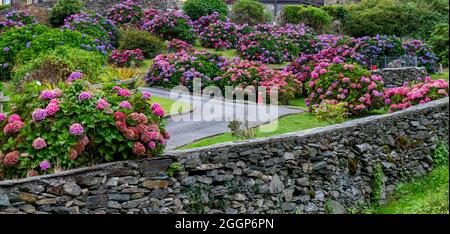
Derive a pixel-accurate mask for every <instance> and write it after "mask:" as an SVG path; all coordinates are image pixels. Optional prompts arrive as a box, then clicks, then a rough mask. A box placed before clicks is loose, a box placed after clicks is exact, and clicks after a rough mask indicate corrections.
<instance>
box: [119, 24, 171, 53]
mask: <svg viewBox="0 0 450 234" xmlns="http://www.w3.org/2000/svg"><path fill="white" fill-rule="evenodd" d="M119 35H120V36H119V49H120V50H135V49H140V50H142V53H143V54H144V56H145V58H153V57H155V56H156V55H158V54H160V53H161V52H162V51H163V49H164V48H165V43H164V42H163V41H161V40H160V39H159V38H158V37H156V36H154V35H152V34H151V33H149V32H147V31H143V30H138V29H132V28H127V29H124V30H121V31H120V34H119Z"/></svg>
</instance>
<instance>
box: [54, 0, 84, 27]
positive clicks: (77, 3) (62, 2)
mask: <svg viewBox="0 0 450 234" xmlns="http://www.w3.org/2000/svg"><path fill="white" fill-rule="evenodd" d="M83 8H84V2H83V1H81V0H58V2H56V4H55V5H53V8H52V9H51V10H50V12H49V21H50V23H51V25H52V26H54V27H60V26H61V25H63V24H64V20H65V19H66V18H67V17H69V16H70V15H73V14H78V13H80V12H81V10H82V9H83Z"/></svg>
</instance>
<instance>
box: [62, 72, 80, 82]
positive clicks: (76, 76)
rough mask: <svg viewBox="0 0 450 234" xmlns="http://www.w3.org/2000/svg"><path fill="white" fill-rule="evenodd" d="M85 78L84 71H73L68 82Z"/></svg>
mask: <svg viewBox="0 0 450 234" xmlns="http://www.w3.org/2000/svg"><path fill="white" fill-rule="evenodd" d="M79 79H83V73H81V72H72V73H71V74H70V75H69V77H68V78H67V80H66V82H68V83H70V82H73V81H74V80H79Z"/></svg>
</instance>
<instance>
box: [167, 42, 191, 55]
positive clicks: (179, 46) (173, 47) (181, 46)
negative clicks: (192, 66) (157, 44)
mask: <svg viewBox="0 0 450 234" xmlns="http://www.w3.org/2000/svg"><path fill="white" fill-rule="evenodd" d="M194 50H195V49H194V47H193V46H192V45H191V44H189V43H187V42H185V41H182V40H178V39H172V40H170V41H169V42H168V43H167V51H169V52H173V53H178V52H182V51H188V52H194Z"/></svg>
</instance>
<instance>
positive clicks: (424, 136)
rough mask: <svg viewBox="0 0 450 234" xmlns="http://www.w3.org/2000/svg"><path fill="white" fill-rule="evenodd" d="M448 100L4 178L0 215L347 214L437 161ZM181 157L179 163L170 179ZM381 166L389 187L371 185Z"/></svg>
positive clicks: (444, 135)
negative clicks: (51, 172) (435, 154)
mask: <svg viewBox="0 0 450 234" xmlns="http://www.w3.org/2000/svg"><path fill="white" fill-rule="evenodd" d="M448 105H449V99H448V98H444V99H440V100H436V101H433V102H430V103H427V104H424V105H420V106H416V107H412V108H409V109H406V110H403V111H399V112H396V113H392V114H385V115H381V116H370V117H365V118H362V119H357V120H353V121H349V122H346V123H342V124H338V125H333V126H328V127H323V128H316V129H310V130H307V131H302V132H296V133H288V134H283V135H279V136H274V137H269V138H262V139H255V140H248V141H242V142H234V143H233V142H229V143H223V144H218V145H214V146H208V147H203V148H197V149H189V150H183V151H170V152H167V153H165V154H164V155H163V156H161V157H157V158H153V159H150V160H147V159H142V160H135V161H122V162H113V163H108V164H103V165H97V166H94V167H90V168H81V169H76V170H71V171H65V172H61V173H59V174H55V175H45V176H39V177H32V178H26V179H21V180H10V181H2V182H0V213H146V214H147V213H307V214H308V213H327V212H330V213H345V212H346V210H347V209H350V208H352V209H354V208H357V207H359V206H360V205H365V204H368V202H369V201H370V197H371V194H372V192H373V190H374V189H376V190H379V191H378V192H380V194H381V198H382V199H381V200H383V198H384V197H385V196H386V194H388V193H389V192H391V191H393V190H394V188H395V184H396V183H397V182H398V180H399V179H401V178H403V177H405V176H406V177H409V176H411V177H415V176H421V175H424V174H425V173H426V172H428V171H430V170H431V169H432V157H431V155H432V152H433V150H434V148H435V147H436V145H437V143H438V141H440V140H448V129H449V125H448V120H449V111H448ZM174 162H176V163H178V164H179V165H180V166H181V171H179V172H177V173H175V176H174V177H170V176H168V175H167V171H168V169H169V168H170V167H171V165H172V168H173V163H174ZM377 164H378V165H381V166H382V168H383V173H384V176H383V178H379V179H381V180H382V182H383V183H382V184H383V186H382V187H380V188H373V186H372V181H373V180H374V179H375V178H374V170H375V169H374V168H375V165H377ZM169 171H170V169H169Z"/></svg>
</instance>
